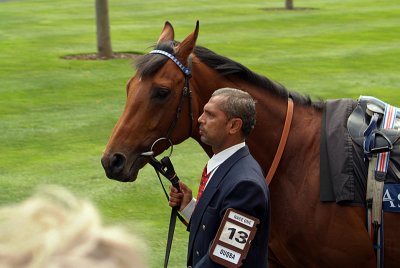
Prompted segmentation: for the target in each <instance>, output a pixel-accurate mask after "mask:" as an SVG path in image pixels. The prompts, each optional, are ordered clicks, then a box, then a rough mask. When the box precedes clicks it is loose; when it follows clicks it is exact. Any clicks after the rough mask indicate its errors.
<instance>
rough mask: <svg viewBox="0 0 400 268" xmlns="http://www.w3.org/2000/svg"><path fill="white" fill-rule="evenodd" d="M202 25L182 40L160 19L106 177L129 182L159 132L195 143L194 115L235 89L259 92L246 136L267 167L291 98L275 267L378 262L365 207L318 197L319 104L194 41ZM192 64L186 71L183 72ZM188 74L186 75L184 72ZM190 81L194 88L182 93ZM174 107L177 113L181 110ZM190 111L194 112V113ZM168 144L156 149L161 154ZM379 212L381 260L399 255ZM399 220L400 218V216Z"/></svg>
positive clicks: (277, 191)
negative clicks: (212, 98) (254, 117)
mask: <svg viewBox="0 0 400 268" xmlns="http://www.w3.org/2000/svg"><path fill="white" fill-rule="evenodd" d="M198 30H199V28H198V24H197V26H196V29H195V30H194V32H193V33H191V34H190V35H188V36H187V37H186V38H185V39H184V40H183V41H182V42H180V43H179V42H176V41H174V30H173V27H172V25H171V24H170V23H168V22H166V24H165V26H164V29H163V31H162V33H161V35H160V37H159V40H158V42H157V47H156V49H157V50H161V51H165V52H167V54H169V55H174V56H173V59H177V62H178V63H179V62H181V63H182V64H183V65H184V66H179V64H178V63H176V62H174V61H173V60H172V58H171V57H168V56H166V55H162V54H159V53H154V54H153V53H150V54H147V55H145V56H143V57H142V58H141V59H140V60H139V61H138V63H137V67H138V70H137V73H136V74H135V76H134V77H132V78H131V79H130V80H129V82H128V85H127V101H126V106H125V110H124V112H123V114H122V115H121V117H120V118H119V120H118V122H117V124H116V126H115V127H114V130H113V132H112V135H111V138H110V140H109V142H108V144H107V147H106V150H105V152H104V155H103V157H102V164H103V166H104V169H105V171H106V174H107V176H108V177H109V178H113V179H117V180H120V181H134V180H135V179H136V177H137V174H138V171H139V169H141V168H142V167H143V166H144V165H145V164H146V163H148V162H149V157H148V156H146V155H143V152H146V151H149V149H150V147H151V146H152V144H153V142H154V141H155V140H157V139H158V138H160V137H166V136H168V138H170V139H171V141H172V143H173V144H178V143H181V142H182V141H184V140H186V139H187V138H189V137H192V138H194V139H195V140H197V141H198V143H199V144H200V145H201V146H202V147H203V149H204V150H205V151H206V152H207V154H208V155H211V150H210V148H208V147H207V146H206V145H204V144H202V143H201V141H200V135H199V133H198V127H199V125H198V122H197V120H196V119H197V118H198V117H199V116H200V114H201V113H202V108H203V106H204V105H205V103H206V102H207V101H208V99H209V98H210V96H211V94H212V92H213V91H214V90H216V89H218V88H222V87H233V88H238V89H242V90H245V91H247V92H249V93H250V94H251V95H252V96H253V97H254V98H255V99H256V100H257V124H256V127H255V129H254V131H253V132H252V134H251V135H250V137H249V138H248V140H247V144H248V146H249V148H250V150H251V152H252V154H253V156H254V157H255V158H256V159H257V161H258V162H259V163H260V165H261V166H262V167H263V168H264V171H265V172H266V173H267V172H268V170H269V167H270V165H271V163H272V161H273V158H274V155H275V152H276V150H277V147H278V143H279V140H280V136H281V133H282V129H283V125H284V122H285V116H286V110H287V106H288V96H289V94H290V97H291V98H292V99H293V102H294V114H293V119H292V126H291V129H290V133H289V136H288V140H287V143H286V147H285V150H284V153H283V156H282V158H281V161H280V164H279V167H278V169H277V171H276V173H275V176H274V179H273V180H272V182H271V184H270V192H271V204H272V216H271V217H272V226H271V238H270V242H269V249H270V255H269V256H270V259H269V263H270V265H271V267H375V266H376V258H375V254H374V250H373V245H372V242H371V240H370V238H369V236H368V233H367V230H366V228H365V209H364V208H363V207H357V206H342V205H338V204H336V203H335V202H324V203H323V202H320V199H319V198H320V194H319V188H320V180H319V177H320V156H319V155H320V129H321V118H322V114H323V109H324V105H325V104H324V103H314V102H311V101H310V99H309V98H308V97H305V96H302V95H300V94H298V93H296V92H289V91H288V90H286V89H285V88H284V87H283V86H281V85H279V84H277V83H275V82H273V81H271V80H269V79H268V78H266V77H263V76H260V75H258V74H256V73H254V72H252V71H250V70H249V69H248V68H246V67H244V66H243V65H241V64H239V63H237V62H234V61H232V60H230V59H227V58H225V57H222V56H220V55H217V54H215V53H213V52H212V51H210V50H208V49H206V48H203V47H198V46H196V39H197V35H198ZM185 67H188V68H189V72H191V75H190V74H186V75H185V73H184V71H185V70H187V69H186V68H185ZM189 78H190V79H189ZM187 87H189V88H190V91H189V92H188V91H187ZM177 114H178V115H180V116H177ZM191 114H192V115H193V118H194V120H193V119H192V117H191ZM167 147H168V144H166V145H163V148H158V149H157V150H155V154H160V153H161V152H162V151H163V150H165V149H166V148H167ZM390 217H392V218H388V217H387V216H386V218H385V222H386V223H385V224H386V229H385V230H387V233H391V235H390V237H386V238H385V245H386V246H387V247H386V248H385V266H386V267H395V266H397V261H398V260H400V247H399V246H396V244H395V243H396V242H397V240H399V238H400V228H398V227H397V226H396V221H395V218H394V217H397V219H398V216H397V214H394V215H390ZM397 222H400V221H399V219H398V220H397Z"/></svg>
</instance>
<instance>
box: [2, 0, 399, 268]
mask: <svg viewBox="0 0 400 268" xmlns="http://www.w3.org/2000/svg"><path fill="white" fill-rule="evenodd" d="M109 4H110V20H111V35H112V41H113V49H114V51H115V52H122V51H137V52H141V53H146V52H148V51H149V50H150V47H151V45H153V44H154V42H155V41H157V39H158V36H159V34H160V32H161V29H162V27H163V25H164V22H165V20H169V21H171V22H172V24H173V25H174V27H175V33H176V39H177V40H182V39H183V38H184V37H186V35H187V34H189V33H190V32H191V31H192V30H193V29H194V26H195V23H196V20H200V34H199V38H198V44H199V45H202V46H205V47H207V48H210V49H212V50H213V51H215V52H217V53H219V54H222V55H225V56H227V57H230V58H232V59H234V60H236V61H238V62H240V63H242V64H244V65H246V66H248V67H249V68H251V69H252V70H254V71H256V72H258V73H261V74H264V75H266V76H268V77H269V78H271V79H273V80H276V81H279V82H280V83H282V84H284V85H285V86H286V87H287V88H289V89H291V90H295V91H299V92H302V93H305V94H309V95H310V96H311V97H312V98H314V99H318V98H322V99H330V98H342V97H343V98H354V99H356V98H357V97H358V96H359V95H373V96H376V97H379V98H381V99H383V100H385V101H387V102H390V103H392V104H394V105H397V106H400V93H399V88H400V71H399V70H400V69H399V65H400V31H399V26H400V5H399V3H398V0H386V1H373V0H346V1H339V0H326V1H316V0H302V1H300V0H299V1H294V4H295V7H299V8H300V7H301V8H302V9H298V10H293V11H286V10H282V9H278V8H280V7H283V6H284V1H283V0H279V1H277V0H274V1H250V0H247V1H230V0H221V1H208V0H201V1H199V0H196V1H191V0H190V1H185V2H184V4H183V2H182V1H177V0H169V1H159V0H158V1H157V0H148V1H122V0H113V1H110V3H109ZM94 14H95V10H94V1H88V0H84V1H61V0H52V1H50V0H36V1H32V0H25V1H23V0H21V1H18V0H15V1H0V18H1V19H0V131H1V134H0V204H7V203H11V202H16V201H20V200H22V199H24V198H25V197H27V196H29V195H30V194H31V193H32V191H33V189H34V188H35V187H36V186H38V185H43V184H59V185H63V186H65V187H66V188H68V189H70V190H71V191H73V192H74V193H76V194H77V195H79V196H82V197H87V198H90V199H91V200H93V202H94V203H95V204H96V205H97V206H98V207H99V208H100V211H101V213H102V215H103V216H104V218H105V222H106V223H108V224H122V225H126V226H127V227H128V228H129V229H130V230H132V231H133V232H135V233H137V234H138V235H139V236H140V237H142V238H143V239H145V240H146V241H147V244H148V247H149V249H150V251H149V254H148V256H147V257H148V259H149V260H150V264H151V267H154V268H156V267H157V268H158V267H161V266H162V263H163V259H164V250H165V241H166V236H167V228H168V220H169V213H170V210H169V207H168V206H167V202H166V200H165V197H164V195H163V193H162V190H161V188H160V186H159V185H158V180H157V179H156V176H155V174H154V172H153V171H152V169H151V168H149V167H146V168H144V169H143V171H142V172H141V173H140V174H139V178H138V180H137V181H136V182H135V183H128V184H123V183H119V182H115V181H111V180H108V179H107V178H106V177H105V175H104V172H103V169H102V167H101V165H100V157H101V154H102V151H103V149H104V147H105V145H106V143H107V140H108V137H109V135H110V133H111V130H112V128H113V126H114V124H115V123H116V121H117V119H118V117H119V115H120V114H121V112H122V109H123V106H124V103H125V85H126V81H127V80H128V79H129V78H130V77H131V76H132V75H133V74H134V72H135V70H134V68H132V64H131V62H130V60H111V61H77V60H64V59H62V57H63V56H65V55H70V54H81V53H93V52H95V49H96V34H95V33H96V28H95V17H94V16H95V15H94ZM206 159H207V158H206V155H205V154H204V153H203V152H202V151H201V148H200V146H198V145H197V144H196V143H195V142H194V141H192V140H188V141H187V142H184V143H183V144H181V145H179V146H176V147H175V148H174V155H173V157H172V161H173V163H174V165H175V168H176V170H177V172H178V174H179V176H180V177H181V179H183V180H185V181H186V182H187V183H188V184H189V185H190V186H191V187H193V189H197V182H198V178H197V177H198V176H199V174H200V173H201V169H202V166H203V165H204V163H205V161H206ZM195 191H196V190H195ZM187 237H188V234H187V232H186V231H185V228H184V227H183V226H181V225H179V224H178V226H177V230H176V235H175V240H174V245H173V249H172V254H171V258H170V267H184V265H185V259H186V245H187Z"/></svg>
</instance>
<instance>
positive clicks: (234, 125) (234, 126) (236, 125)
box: [229, 118, 243, 134]
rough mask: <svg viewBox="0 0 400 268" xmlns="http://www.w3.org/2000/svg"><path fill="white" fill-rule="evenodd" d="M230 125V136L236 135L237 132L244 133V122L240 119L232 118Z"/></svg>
mask: <svg viewBox="0 0 400 268" xmlns="http://www.w3.org/2000/svg"><path fill="white" fill-rule="evenodd" d="M229 123H230V124H231V125H230V130H229V133H230V134H235V133H237V132H240V131H242V126H243V121H242V119H240V118H232V119H231V120H230V122H229Z"/></svg>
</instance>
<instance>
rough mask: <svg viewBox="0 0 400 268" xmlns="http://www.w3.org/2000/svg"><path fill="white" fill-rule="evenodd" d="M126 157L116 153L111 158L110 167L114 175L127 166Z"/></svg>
mask: <svg viewBox="0 0 400 268" xmlns="http://www.w3.org/2000/svg"><path fill="white" fill-rule="evenodd" d="M125 161H126V157H125V156H124V155H123V154H120V153H115V154H114V155H112V156H111V161H110V167H111V169H112V171H113V173H118V172H120V171H121V170H122V169H123V168H124V165H125Z"/></svg>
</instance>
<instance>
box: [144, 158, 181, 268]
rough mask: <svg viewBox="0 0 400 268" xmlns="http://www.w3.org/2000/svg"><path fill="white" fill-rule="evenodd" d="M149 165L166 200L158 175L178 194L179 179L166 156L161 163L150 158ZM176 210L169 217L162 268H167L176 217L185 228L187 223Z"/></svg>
mask: <svg viewBox="0 0 400 268" xmlns="http://www.w3.org/2000/svg"><path fill="white" fill-rule="evenodd" d="M150 164H151V165H152V166H153V167H154V170H155V171H156V174H157V177H158V179H159V181H160V184H161V186H162V188H163V190H164V193H165V196H166V197H167V199H168V200H169V197H168V194H167V191H166V190H165V187H164V184H163V183H162V181H161V177H160V173H161V174H162V175H163V176H164V177H166V178H167V179H168V180H169V181H170V182H171V184H172V186H173V187H175V188H176V189H177V190H178V191H179V192H180V187H179V178H178V175H176V173H175V170H174V167H173V165H172V163H171V160H170V159H169V157H168V156H166V157H164V158H163V159H161V162H160V161H158V160H156V159H155V158H152V159H151V161H150ZM178 209H179V207H178V206H175V207H173V208H172V210H171V216H170V220H169V228H168V237H167V246H166V248H165V257H164V268H167V267H168V262H169V255H170V253H171V248H172V240H173V237H174V232H175V225H176V217H178V218H179V220H180V221H181V222H182V223H183V224H185V225H186V226H187V225H188V223H187V222H186V221H185V219H184V218H183V217H182V216H181V215H180V214H179V213H178Z"/></svg>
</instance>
